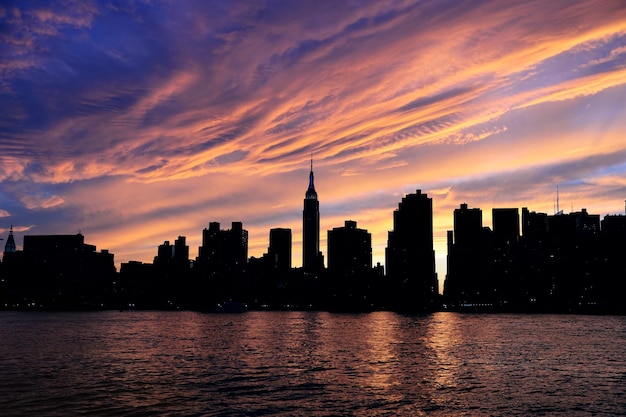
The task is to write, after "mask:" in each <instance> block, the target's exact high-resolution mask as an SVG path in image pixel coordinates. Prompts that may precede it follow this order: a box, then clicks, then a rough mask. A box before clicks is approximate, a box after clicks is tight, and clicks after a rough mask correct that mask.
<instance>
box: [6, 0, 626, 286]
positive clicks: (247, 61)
mask: <svg viewBox="0 0 626 417" xmlns="http://www.w3.org/2000/svg"><path fill="white" fill-rule="evenodd" d="M0 20H1V23H2V26H3V27H4V28H5V30H3V33H2V34H1V35H0V42H1V44H2V48H0V62H1V63H2V64H0V74H1V77H0V79H1V80H2V81H0V131H1V132H2V133H0V209H2V210H4V212H6V213H10V215H8V214H7V215H5V216H4V217H3V221H8V222H15V223H16V224H18V223H19V224H24V225H32V224H35V225H36V226H35V227H33V228H32V229H31V231H30V232H31V233H44V232H45V233H53V232H56V233H66V232H68V230H69V232H75V231H76V230H82V231H83V233H85V234H86V235H87V238H88V239H89V240H90V241H93V242H95V243H97V244H98V245H99V246H104V247H107V248H108V249H110V250H111V251H112V252H114V253H116V260H117V261H118V262H119V261H125V260H128V259H133V257H141V259H143V260H150V259H151V258H152V256H153V255H154V248H155V247H156V245H158V244H159V243H160V242H161V241H163V240H166V239H170V240H171V239H172V238H173V235H178V234H186V235H187V236H188V240H189V241H190V245H192V247H193V246H197V245H199V241H198V240H199V236H200V234H201V229H202V228H203V227H206V226H207V225H208V223H209V222H210V221H214V220H216V221H221V222H223V223H224V224H225V225H229V224H230V222H231V221H233V220H241V221H243V222H244V225H248V228H249V230H250V232H251V236H252V237H251V242H253V243H252V244H251V245H252V246H251V254H255V255H260V254H261V253H262V252H263V251H264V250H266V249H267V247H266V246H267V234H268V231H269V228H271V227H291V228H293V229H294V264H296V265H297V264H298V263H299V258H298V255H297V253H298V250H299V248H296V247H295V245H296V242H297V241H298V239H299V235H298V234H299V233H300V228H301V219H300V215H301V210H302V207H301V205H302V201H301V198H302V197H303V193H304V189H305V188H306V185H307V184H306V182H307V174H308V161H309V158H310V156H311V154H313V155H314V159H315V169H316V174H317V177H316V178H317V181H319V185H318V191H319V194H320V200H321V210H322V217H323V220H322V228H327V229H330V228H332V227H336V226H338V225H341V224H343V220H345V218H352V219H354V220H357V221H358V222H359V226H360V227H363V228H367V229H369V230H370V231H371V232H372V235H373V239H374V240H375V246H376V249H375V257H376V258H377V259H378V260H381V261H383V262H384V259H383V258H384V255H383V252H384V245H385V244H386V233H387V231H388V230H389V229H390V228H391V227H392V226H391V224H390V219H391V217H392V214H391V213H392V211H393V209H394V208H395V206H396V204H397V202H398V201H399V200H400V199H401V197H402V195H403V193H407V192H414V191H415V189H417V188H421V189H422V190H423V191H425V192H427V193H429V194H432V195H433V196H434V198H435V202H434V207H435V211H436V213H435V224H436V233H439V234H440V235H441V234H443V236H445V229H446V228H450V227H451V215H452V214H451V213H452V210H453V209H454V208H455V207H456V206H458V204H460V203H461V202H463V201H466V200H467V201H468V203H471V204H472V205H474V206H483V209H485V210H489V209H490V208H491V207H489V206H490V205H491V204H506V205H517V206H521V205H528V206H531V207H532V206H533V205H534V206H535V207H534V208H535V209H537V210H548V209H549V207H550V204H551V202H552V201H551V199H552V196H551V195H550V194H551V193H552V188H553V186H554V183H555V182H562V181H574V180H581V181H580V182H572V183H571V184H572V185H571V186H567V187H565V188H564V190H566V191H564V192H567V193H571V196H572V197H573V196H576V201H584V200H585V199H589V200H592V201H590V202H589V203H584V204H586V205H588V206H589V207H588V208H589V209H590V210H592V208H593V207H597V208H598V210H600V209H602V210H604V211H610V210H609V206H610V205H611V204H614V205H615V210H621V203H620V202H621V201H622V200H623V198H624V195H623V192H624V184H623V181H622V180H621V179H620V174H623V173H624V169H626V168H625V167H624V165H623V164H621V163H620V160H622V159H621V158H623V157H624V151H625V149H626V146H624V141H623V134H622V133H623V132H624V131H625V128H626V126H625V125H626V122H625V120H626V114H625V112H626V110H624V109H626V106H624V104H625V100H624V97H626V53H625V51H626V8H624V7H623V3H622V2H621V1H605V0H604V1H587V2H575V3H572V2H569V1H554V2H548V3H546V2H500V1H473V2H456V1H449V2H448V1H443V2H442V1H420V2H414V1H410V0H406V1H400V0H399V1H394V2H384V3H381V2H361V3H359V4H351V3H348V2H338V3H337V2H335V3H329V2H316V3H313V2H280V1H279V2H273V3H256V2H237V3H228V2H226V3H224V2H219V1H207V2H186V1H183V2H175V3H169V2H162V3H154V4H153V3H151V2H129V3H125V4H117V3H116V2H107V1H97V2H77V3H72V4H65V3H63V4H61V3H50V4H48V3H31V2H26V3H24V2H9V3H6V4H3V5H2V6H0ZM436 190H439V191H436ZM441 190H443V191H441ZM581 204H582V203H581ZM276 207H279V209H276ZM326 208H327V209H328V210H329V211H327V212H326V217H324V210H325V209H326ZM344 217H345V218H344ZM281 219H284V221H283V222H281V221H280V220H281ZM278 223H280V224H278ZM322 234H323V233H322ZM440 235H437V236H436V241H437V242H439V243H438V244H440V245H441V246H438V247H437V248H436V250H437V252H438V257H441V256H442V254H443V255H445V239H443V240H442V238H441V236H440ZM441 242H443V243H441ZM138 248H142V249H138ZM381 248H382V249H381ZM191 252H192V253H193V250H192V251H191ZM442 252H443V253H442ZM440 268H441V266H440ZM442 273H443V271H440V275H441V274H442Z"/></svg>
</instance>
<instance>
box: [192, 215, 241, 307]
mask: <svg viewBox="0 0 626 417" xmlns="http://www.w3.org/2000/svg"><path fill="white" fill-rule="evenodd" d="M247 263H248V231H247V230H245V229H244V228H243V223H242V222H232V225H231V229H228V230H221V229H220V224H219V223H218V222H211V223H210V224H209V228H208V229H204V230H203V231H202V246H200V248H199V249H198V257H197V258H196V262H195V266H194V269H195V270H196V273H197V274H198V276H197V278H196V279H197V280H198V281H199V282H198V284H199V290H198V291H199V294H202V296H201V297H202V298H205V299H206V300H208V302H209V304H212V303H221V302H225V301H234V300H239V299H241V298H244V297H245V296H246V293H247V291H248V289H249V286H248V285H247V281H246V278H247V277H246V275H245V272H246V267H247ZM202 298H201V299H200V300H198V302H202V301H201V300H202Z"/></svg>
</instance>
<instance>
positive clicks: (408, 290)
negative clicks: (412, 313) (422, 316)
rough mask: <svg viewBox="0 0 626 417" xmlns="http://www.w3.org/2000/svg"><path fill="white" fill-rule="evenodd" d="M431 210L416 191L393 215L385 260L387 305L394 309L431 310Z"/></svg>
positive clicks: (434, 291) (434, 276)
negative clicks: (387, 284) (387, 289)
mask: <svg viewBox="0 0 626 417" xmlns="http://www.w3.org/2000/svg"><path fill="white" fill-rule="evenodd" d="M432 210H433V205H432V199H431V198H429V197H428V196H427V195H426V194H422V192H421V190H417V192H416V193H415V194H408V195H406V196H405V197H404V198H403V199H402V201H401V202H400V203H399V204H398V209H396V210H395V211H394V212H393V230H392V231H390V232H389V233H388V239H387V248H386V252H385V259H386V267H387V279H388V282H389V291H390V293H389V296H390V297H389V298H390V300H389V302H390V304H391V305H392V306H393V308H395V309H400V310H424V309H431V308H433V306H434V305H435V304H436V302H437V298H438V295H439V294H438V293H439V291H438V283H437V274H436V273H435V251H434V250H433V211H432Z"/></svg>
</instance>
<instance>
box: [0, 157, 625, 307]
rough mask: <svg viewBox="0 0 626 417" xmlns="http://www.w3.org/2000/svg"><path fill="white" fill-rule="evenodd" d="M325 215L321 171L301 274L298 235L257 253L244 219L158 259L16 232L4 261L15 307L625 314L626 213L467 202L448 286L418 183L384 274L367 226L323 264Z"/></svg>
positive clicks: (2, 281)
mask: <svg viewBox="0 0 626 417" xmlns="http://www.w3.org/2000/svg"><path fill="white" fill-rule="evenodd" d="M319 218H320V213H319V201H318V196H317V192H316V190H315V186H314V176H313V165H312V163H311V171H310V174H309V186H308V188H307V190H306V193H305V198H304V209H303V213H302V219H303V247H302V267H301V268H293V267H292V265H291V259H292V232H291V229H286V228H274V229H271V230H270V233H269V247H268V249H267V252H266V253H265V254H263V255H262V256H261V257H258V258H256V257H250V258H249V257H248V231H247V230H245V229H244V227H243V224H242V223H241V222H232V224H231V227H230V229H222V227H221V225H220V224H219V223H217V222H213V223H210V224H209V227H208V228H207V229H204V230H203V231H202V245H201V246H200V247H199V248H198V255H197V257H196V258H195V259H191V258H190V251H189V246H188V245H187V243H186V237H185V236H179V237H178V238H177V239H176V240H175V241H174V243H173V244H171V243H170V241H165V242H164V243H163V244H162V245H159V247H158V250H157V254H156V256H155V257H154V260H153V262H151V263H144V262H139V261H130V262H126V263H122V264H121V267H120V270H119V271H117V270H116V268H115V266H114V259H113V254H111V253H109V252H108V251H106V250H102V251H100V252H98V251H96V247H95V246H93V245H88V244H85V242H84V237H83V235H81V234H77V235H46V236H28V235H27V236H24V245H23V249H22V250H17V247H16V245H15V240H14V237H13V231H12V230H11V231H10V232H9V236H8V239H7V241H6V245H5V251H4V257H3V259H2V262H0V303H1V304H0V306H1V307H2V308H5V309H86V308H96V309H102V308H115V309H117V308H119V309H192V310H202V311H237V310H240V309H243V308H249V309H317V310H330V311H371V310H393V311H403V312H423V311H432V310H435V309H439V308H449V309H455V310H493V311H581V312H582V311H593V312H605V311H609V312H619V313H624V312H625V311H626V308H625V306H626V303H625V302H624V295H625V294H626V291H625V286H624V281H625V278H626V257H624V252H625V249H626V216H606V217H605V218H604V219H603V220H602V221H600V217H599V216H598V215H591V214H588V213H587V212H586V210H583V211H582V212H579V213H570V214H563V213H559V214H556V215H554V216H548V215H546V214H543V213H535V212H529V211H528V210H527V209H526V208H523V209H522V218H521V233H520V217H519V211H518V209H510V208H501V209H493V216H492V218H493V230H492V229H490V228H487V227H484V226H483V224H482V211H481V210H480V209H477V208H468V206H467V204H462V205H461V206H460V208H458V209H456V210H455V211H454V230H452V231H449V232H448V259H447V261H448V268H447V275H446V279H445V283H444V293H443V294H439V290H438V288H439V281H438V277H437V273H436V272H435V253H434V249H433V215H432V199H431V198H429V197H428V196H427V195H426V194H424V193H422V192H421V191H420V190H417V192H416V193H414V194H408V195H406V196H405V197H404V198H403V199H402V201H401V202H400V203H399V204H398V208H397V209H396V210H395V211H394V212H393V230H391V231H389V232H388V240H387V247H386V251H385V263H386V271H385V270H384V269H383V267H382V266H381V265H380V264H378V265H372V242H371V234H370V233H369V232H368V231H367V230H365V229H361V228H358V227H357V222H356V221H353V220H347V221H346V222H345V224H344V226H343V227H336V228H333V229H332V230H329V231H328V232H327V233H328V239H327V246H328V252H327V266H325V260H324V256H323V255H322V252H321V251H320V249H319V239H320V226H319V225H320V220H319Z"/></svg>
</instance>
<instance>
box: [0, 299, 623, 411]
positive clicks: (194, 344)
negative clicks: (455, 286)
mask: <svg viewBox="0 0 626 417" xmlns="http://www.w3.org/2000/svg"><path fill="white" fill-rule="evenodd" d="M0 337H1V339H0V376H1V378H0V410H3V415H4V416H21V415H29V416H32V415H37V416H67V415H99V416H148V415H150V416H153V415H161V416H222V415H223V416H265V415H267V416H298V415H301V416H351V415H355V416H378V415H389V416H396V415H400V416H420V415H428V416H483V415H484V416H487V415H489V416H514V415H519V416H526V415H530V414H532V415H546V416H559V415H561V416H590V415H594V416H615V415H626V356H625V353H626V317H621V316H575V315H499V314H494V315H470V314H455V313H447V312H443V313H435V314H431V315H424V316H404V315H399V314H395V313H388V312H377V313H371V314H354V315H352V314H331V313H323V312H248V313H243V314H202V313H194V312H137V311H134V312H113V311H111V312H81V313H76V312H74V313H25V312H2V313H0Z"/></svg>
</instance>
